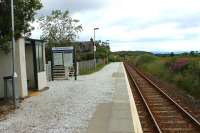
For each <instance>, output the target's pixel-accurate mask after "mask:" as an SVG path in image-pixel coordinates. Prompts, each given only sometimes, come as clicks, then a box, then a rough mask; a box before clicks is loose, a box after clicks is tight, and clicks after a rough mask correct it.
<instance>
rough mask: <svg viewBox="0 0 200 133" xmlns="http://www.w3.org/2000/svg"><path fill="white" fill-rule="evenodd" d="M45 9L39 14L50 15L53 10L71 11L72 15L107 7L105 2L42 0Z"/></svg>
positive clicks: (91, 0)
mask: <svg viewBox="0 0 200 133" xmlns="http://www.w3.org/2000/svg"><path fill="white" fill-rule="evenodd" d="M42 3H43V6H44V7H43V9H42V10H41V11H39V14H43V15H46V14H49V13H51V11H52V10H56V9H59V10H69V11H70V12H71V13H76V12H82V13H83V12H84V11H89V10H90V11H91V10H96V9H99V8H101V7H103V6H105V5H106V1H105V0H101V1H96V0H59V1H58V0H42Z"/></svg>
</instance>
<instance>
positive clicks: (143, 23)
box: [32, 0, 200, 52]
mask: <svg viewBox="0 0 200 133" xmlns="http://www.w3.org/2000/svg"><path fill="white" fill-rule="evenodd" d="M42 3H43V6H44V7H43V9H41V10H40V11H39V12H38V15H39V16H40V15H47V14H50V12H51V11H52V10H55V9H60V10H63V11H64V10H69V12H70V14H71V16H72V17H73V18H75V19H79V20H80V23H81V24H82V26H83V31H82V32H81V33H80V35H79V38H78V39H77V40H79V41H87V40H89V39H90V38H91V37H93V28H95V27H98V28H99V30H98V31H96V40H102V41H106V40H110V47H111V50H112V51H121V50H132V51H133V50H143V51H151V52H155V51H162V52H172V51H174V52H176V51H191V50H195V51H198V50H200V8H199V6H200V0H59V1H58V0H42ZM33 26H35V27H36V29H35V30H34V31H33V32H32V38H39V37H40V35H41V30H40V29H39V28H38V23H36V22H35V23H33Z"/></svg>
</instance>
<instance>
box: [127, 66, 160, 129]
mask: <svg viewBox="0 0 200 133" xmlns="http://www.w3.org/2000/svg"><path fill="white" fill-rule="evenodd" d="M124 66H125V68H126V71H127V72H128V75H129V76H130V77H131V80H132V81H133V83H134V85H135V87H136V89H137V91H138V92H139V95H140V97H141V98H142V101H143V102H144V104H145V106H146V108H147V110H148V112H149V114H150V116H151V119H152V120H153V123H154V124H155V126H156V129H157V131H158V132H159V133H162V131H161V129H160V127H159V125H158V122H157V121H156V119H155V117H154V115H153V113H152V111H151V109H150V107H149V105H148V104H147V101H146V99H145V98H144V96H143V95H142V92H141V90H140V88H139V86H138V84H137V82H136V81H135V79H134V77H133V76H132V74H131V72H130V69H132V68H131V67H130V66H129V65H128V64H126V63H124Z"/></svg>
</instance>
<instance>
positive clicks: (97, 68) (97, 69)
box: [79, 64, 106, 75]
mask: <svg viewBox="0 0 200 133" xmlns="http://www.w3.org/2000/svg"><path fill="white" fill-rule="evenodd" d="M104 66H106V65H105V64H97V66H96V69H90V70H89V69H86V70H80V72H79V74H80V75H88V74H92V73H95V72H97V71H100V70H101V69H102V68H103V67H104Z"/></svg>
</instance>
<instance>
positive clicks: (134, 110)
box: [122, 63, 143, 133]
mask: <svg viewBox="0 0 200 133" xmlns="http://www.w3.org/2000/svg"><path fill="white" fill-rule="evenodd" d="M122 67H123V71H124V76H125V80H126V86H127V90H128V96H129V101H130V108H131V115H132V120H133V127H134V132H135V133H143V131H142V126H141V123H140V119H139V115H138V112H137V108H136V104H135V101H134V99H133V94H132V91H131V87H130V84H129V81H128V76H127V74H126V70H125V68H124V64H123V63H122Z"/></svg>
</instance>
